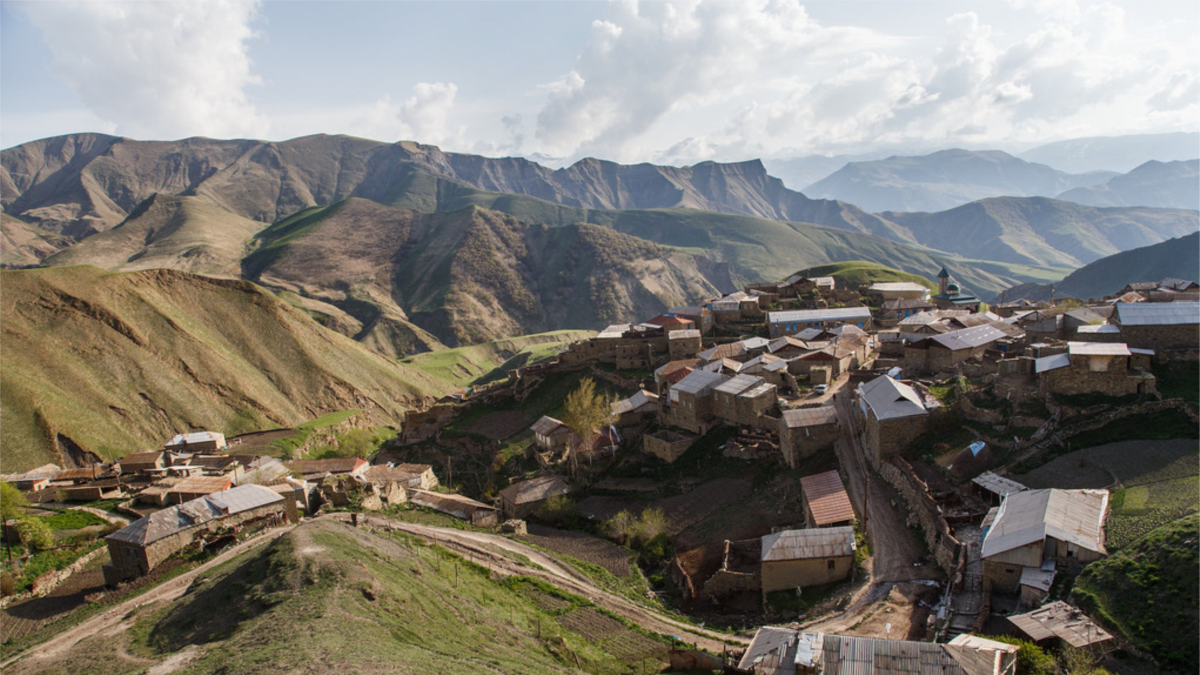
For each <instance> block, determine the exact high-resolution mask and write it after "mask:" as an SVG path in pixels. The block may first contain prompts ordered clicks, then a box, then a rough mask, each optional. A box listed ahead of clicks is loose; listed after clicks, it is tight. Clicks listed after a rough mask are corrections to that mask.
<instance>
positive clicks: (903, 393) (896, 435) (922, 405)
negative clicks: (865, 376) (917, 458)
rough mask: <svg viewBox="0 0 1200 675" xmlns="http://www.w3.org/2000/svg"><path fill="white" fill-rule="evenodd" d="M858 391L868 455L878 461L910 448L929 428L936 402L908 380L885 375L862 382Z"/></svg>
mask: <svg viewBox="0 0 1200 675" xmlns="http://www.w3.org/2000/svg"><path fill="white" fill-rule="evenodd" d="M856 393H857V395H858V409H859V412H860V414H861V416H862V421H863V438H864V443H865V445H866V451H867V457H868V458H869V459H871V460H872V461H874V462H875V463H876V464H878V463H879V462H881V461H883V458H884V457H887V456H890V455H893V454H895V453H897V452H900V451H901V450H903V449H904V448H906V447H907V446H908V444H909V443H911V442H912V441H913V439H915V438H916V437H917V436H920V435H921V434H923V433H925V430H926V429H927V428H928V424H929V408H930V407H931V405H932V404H929V403H926V401H925V398H924V397H923V396H921V394H919V393H917V391H916V390H915V389H913V387H912V386H910V385H908V384H906V383H904V382H900V381H899V380H894V379H892V378H891V377H890V376H888V375H882V376H880V377H877V378H875V379H874V380H871V381H870V382H866V383H864V384H860V385H859V386H858V390H857V392H856Z"/></svg>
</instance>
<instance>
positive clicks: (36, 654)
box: [0, 526, 294, 673]
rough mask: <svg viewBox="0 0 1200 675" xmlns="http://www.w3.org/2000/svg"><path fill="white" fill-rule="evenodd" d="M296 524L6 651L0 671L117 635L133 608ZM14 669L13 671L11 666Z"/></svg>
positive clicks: (177, 590) (176, 592)
mask: <svg viewBox="0 0 1200 675" xmlns="http://www.w3.org/2000/svg"><path fill="white" fill-rule="evenodd" d="M292 527H294V526H288V527H281V528H277V529H274V530H270V531H268V532H265V533H263V534H260V535H258V536H256V537H253V538H250V539H247V540H246V541H243V542H241V543H239V544H236V545H234V546H232V547H230V548H229V550H227V551H224V552H223V553H221V554H219V555H218V556H217V557H215V558H213V559H212V560H210V561H208V562H206V563H204V564H203V565H201V566H199V567H197V568H196V569H194V570H192V571H190V572H185V573H183V574H181V575H179V576H177V577H175V578H174V579H171V580H169V581H165V582H163V583H162V584H160V585H158V586H156V587H154V588H152V589H150V590H148V591H146V592H145V593H142V594H141V595H138V596H135V597H133V598H130V599H129V600H126V601H125V602H122V603H121V604H119V605H114V606H113V607H110V608H109V609H108V610H106V611H105V612H103V613H101V614H97V615H96V616H93V617H91V618H90V619H87V620H86V621H84V622H83V623H80V624H79V625H78V626H73V627H71V628H68V629H67V630H65V631H63V632H62V633H59V634H58V635H55V636H54V637H52V638H50V639H49V640H46V641H45V642H43V643H41V644H38V645H34V646H33V647H30V648H29V649H27V650H25V651H23V652H21V653H19V654H15V655H8V654H5V657H6V658H5V659H4V661H2V662H0V670H3V671H4V672H6V673H7V672H13V673H23V672H29V673H36V672H38V671H39V670H40V668H39V667H38V665H39V664H40V663H41V662H43V661H44V660H46V659H51V658H54V657H57V656H60V655H62V654H63V653H65V652H66V651H67V650H69V649H71V647H74V646H75V645H76V644H77V643H79V642H80V641H81V640H86V639H87V638H90V637H92V636H95V635H100V634H116V633H119V632H121V631H123V630H125V629H127V628H129V626H130V625H131V621H126V620H125V616H126V615H127V614H129V613H130V612H131V611H133V610H134V609H136V608H138V607H140V606H142V605H148V604H151V603H155V602H170V601H171V600H174V599H176V598H178V597H179V596H181V595H183V592H184V591H186V590H187V588H188V586H190V585H191V583H192V580H193V579H195V578H196V577H197V576H199V575H201V574H203V573H204V572H207V571H208V570H209V569H211V568H213V567H215V566H217V565H220V564H221V563H223V562H225V561H227V560H229V559H231V558H233V557H235V556H238V555H241V554H242V553H245V552H246V551H248V550H249V549H251V548H254V547H256V546H259V545H261V544H265V543H267V542H269V541H273V540H275V539H276V538H278V537H279V536H280V535H282V534H283V533H285V532H288V531H290V530H291V529H292ZM10 668H12V670H11V671H10V670H9V669H10Z"/></svg>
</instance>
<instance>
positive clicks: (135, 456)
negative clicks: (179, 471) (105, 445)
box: [120, 450, 165, 476]
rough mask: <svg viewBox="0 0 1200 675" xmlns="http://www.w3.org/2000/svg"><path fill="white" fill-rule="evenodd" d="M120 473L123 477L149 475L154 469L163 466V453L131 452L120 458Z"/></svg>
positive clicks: (155, 451) (154, 451)
mask: <svg viewBox="0 0 1200 675" xmlns="http://www.w3.org/2000/svg"><path fill="white" fill-rule="evenodd" d="M120 464H121V473H122V474H123V475H126V476H128V475H130V474H143V475H146V474H149V473H150V472H151V471H153V470H154V469H161V468H163V466H165V464H164V460H163V453H162V452H160V451H158V450H153V451H151V452H131V453H129V454H128V455H125V456H124V457H122V458H121V462H120Z"/></svg>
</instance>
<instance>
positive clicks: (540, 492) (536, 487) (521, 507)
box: [500, 476, 571, 519]
mask: <svg viewBox="0 0 1200 675" xmlns="http://www.w3.org/2000/svg"><path fill="white" fill-rule="evenodd" d="M570 491H571V489H570V488H569V487H568V486H567V481H566V479H565V478H563V477H562V476H539V477H537V478H530V479H529V480H523V481H520V482H519V483H513V484H512V485H509V486H508V487H506V488H504V489H503V490H501V491H500V509H501V511H503V513H504V517H505V518H509V519H511V518H522V519H523V518H525V517H526V516H528V515H529V514H531V513H536V512H537V510H538V509H540V508H541V507H542V504H544V503H546V500H547V499H550V498H551V497H553V496H555V495H565V494H567V493H569V492H570Z"/></svg>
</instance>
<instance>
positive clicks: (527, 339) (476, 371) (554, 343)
mask: <svg viewBox="0 0 1200 675" xmlns="http://www.w3.org/2000/svg"><path fill="white" fill-rule="evenodd" d="M592 335H595V333H594V332H592V331H586V330H560V331H553V332H550V333H538V334H535V335H522V336H520V337H515V338H508V339H505V340H493V341H491V342H485V343H482V344H478V345H470V346H467V347H457V348H454V349H442V350H439V351H436V352H427V353H425V354H417V355H415V356H410V357H408V358H405V359H402V360H401V363H403V364H405V365H410V366H413V367H414V368H416V369H417V370H420V371H423V372H425V373H428V374H429V375H431V376H433V377H436V378H438V379H441V380H445V381H446V382H449V383H451V384H453V385H455V386H459V387H465V386H468V385H471V384H479V383H483V382H488V381H491V380H494V379H498V378H500V377H504V373H505V371H507V370H512V369H514V368H520V367H522V366H525V365H529V364H532V363H537V362H538V361H541V360H544V359H547V358H551V357H553V356H555V355H557V354H558V352H559V351H560V350H561V349H562V348H564V347H566V346H567V345H569V344H571V343H572V342H577V341H579V340H584V339H587V338H589V337H591V336H592Z"/></svg>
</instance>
